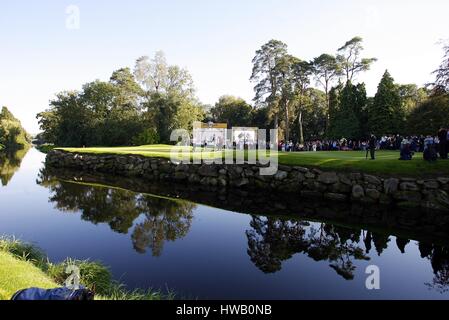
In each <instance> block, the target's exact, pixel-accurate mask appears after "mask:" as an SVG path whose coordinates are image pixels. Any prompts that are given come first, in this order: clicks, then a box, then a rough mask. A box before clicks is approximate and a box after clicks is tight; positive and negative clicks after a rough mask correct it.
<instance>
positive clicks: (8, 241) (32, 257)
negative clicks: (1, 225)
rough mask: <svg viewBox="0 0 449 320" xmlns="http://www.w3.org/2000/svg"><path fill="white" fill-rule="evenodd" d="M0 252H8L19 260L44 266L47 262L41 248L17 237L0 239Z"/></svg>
mask: <svg viewBox="0 0 449 320" xmlns="http://www.w3.org/2000/svg"><path fill="white" fill-rule="evenodd" d="M0 251H4V252H8V253H10V254H12V255H13V256H15V257H16V258H18V259H21V260H24V261H30V262H33V263H35V264H38V265H42V263H43V262H44V261H45V260H46V256H45V254H44V253H43V251H42V250H41V249H40V248H38V247H36V246H35V245H33V244H30V243H26V242H23V241H21V240H19V239H16V238H15V237H6V236H2V237H0Z"/></svg>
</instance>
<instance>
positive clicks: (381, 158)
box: [60, 145, 449, 177]
mask: <svg viewBox="0 0 449 320" xmlns="http://www.w3.org/2000/svg"><path fill="white" fill-rule="evenodd" d="M60 150H65V151H68V152H78V153H90V154H123V155H130V154H131V155H140V156H145V157H156V158H167V159H170V156H171V151H172V150H173V146H169V145H149V146H139V147H116V148H61V149H60ZM226 152H228V153H232V152H233V151H226ZM277 154H278V156H279V163H280V164H282V165H291V166H307V167H315V168H321V169H324V170H338V171H347V172H349V171H350V172H366V173H372V174H378V175H389V176H395V175H397V176H404V175H406V176H417V177H420V176H423V177H424V176H426V177H428V176H438V175H443V176H447V175H449V160H439V161H437V162H435V163H429V162H426V161H424V160H423V156H422V154H421V153H417V154H415V156H414V159H413V160H411V161H400V160H398V159H399V152H397V151H379V152H377V159H376V160H374V161H372V160H369V159H366V152H364V151H330V152H327V151H319V152H277ZM228 155H229V154H228ZM202 156H203V158H205V159H219V158H220V157H224V156H225V153H224V152H221V151H219V152H203V154H202V153H201V152H199V151H197V152H192V158H193V159H201V157H202Z"/></svg>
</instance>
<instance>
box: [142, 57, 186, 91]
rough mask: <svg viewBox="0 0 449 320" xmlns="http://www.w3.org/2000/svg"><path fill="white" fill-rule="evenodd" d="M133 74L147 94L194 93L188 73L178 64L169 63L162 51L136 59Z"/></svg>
mask: <svg viewBox="0 0 449 320" xmlns="http://www.w3.org/2000/svg"><path fill="white" fill-rule="evenodd" d="M134 76H135V78H136V80H137V81H138V82H139V83H140V84H141V85H142V87H143V89H145V91H146V92H147V95H151V94H152V93H163V94H174V95H180V96H183V97H185V98H193V97H194V94H195V88H194V85H193V79H192V76H191V75H190V73H189V72H188V71H187V70H186V69H182V68H180V67H179V66H175V65H173V66H172V65H169V64H168V63H167V60H166V58H165V55H164V53H163V52H162V51H158V52H156V54H155V56H154V58H153V59H150V58H149V57H147V56H144V57H141V58H139V59H137V61H136V66H135V68H134Z"/></svg>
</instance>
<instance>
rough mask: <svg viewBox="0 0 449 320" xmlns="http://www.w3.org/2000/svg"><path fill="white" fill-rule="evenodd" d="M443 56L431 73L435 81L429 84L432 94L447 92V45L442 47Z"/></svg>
mask: <svg viewBox="0 0 449 320" xmlns="http://www.w3.org/2000/svg"><path fill="white" fill-rule="evenodd" d="M444 52H445V54H444V58H443V61H442V62H441V64H440V66H439V67H438V69H437V70H435V71H434V72H433V73H434V74H435V77H436V79H435V82H434V83H432V84H430V86H431V87H432V91H433V94H434V95H444V94H447V93H449V45H446V46H445V47H444Z"/></svg>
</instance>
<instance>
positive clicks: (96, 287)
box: [0, 237, 175, 300]
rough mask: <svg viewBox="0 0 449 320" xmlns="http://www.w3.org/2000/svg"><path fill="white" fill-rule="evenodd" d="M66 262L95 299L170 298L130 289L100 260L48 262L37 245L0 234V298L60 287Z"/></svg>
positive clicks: (161, 294)
mask: <svg viewBox="0 0 449 320" xmlns="http://www.w3.org/2000/svg"><path fill="white" fill-rule="evenodd" d="M68 265H76V266H78V267H79V269H80V275H81V279H80V282H81V284H82V285H84V286H86V287H87V288H89V289H91V290H93V291H94V292H95V293H96V300H171V299H174V297H175V295H174V294H173V293H168V294H163V293H162V292H161V291H158V290H151V289H150V290H139V289H138V290H134V291H129V290H127V289H126V288H125V286H124V285H123V284H121V283H119V282H117V281H114V280H113V279H112V274H111V272H110V270H109V268H107V267H105V266H104V265H102V264H101V263H99V262H91V261H80V260H73V259H67V260H66V261H64V262H62V263H58V264H53V263H51V262H49V261H48V259H47V258H46V256H45V255H44V253H43V252H42V250H40V249H39V248H37V247H36V246H34V245H32V244H29V243H25V242H22V241H20V240H17V239H15V238H11V237H0V300H9V299H11V297H12V295H13V294H14V293H16V292H17V291H19V290H22V289H26V288H32V287H38V288H43V289H51V288H57V287H61V286H62V285H63V284H64V282H65V279H66V278H67V275H66V274H65V270H66V267H67V266H68Z"/></svg>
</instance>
